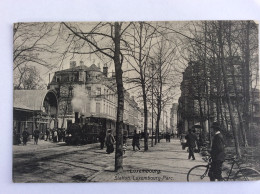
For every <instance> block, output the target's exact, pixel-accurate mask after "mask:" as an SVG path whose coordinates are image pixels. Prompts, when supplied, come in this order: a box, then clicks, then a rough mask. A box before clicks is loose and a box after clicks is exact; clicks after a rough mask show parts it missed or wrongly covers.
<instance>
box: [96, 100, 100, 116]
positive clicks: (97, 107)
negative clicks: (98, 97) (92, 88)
mask: <svg viewBox="0 0 260 194" xmlns="http://www.w3.org/2000/svg"><path fill="white" fill-rule="evenodd" d="M96 113H97V114H99V113H100V103H99V102H97V103H96Z"/></svg>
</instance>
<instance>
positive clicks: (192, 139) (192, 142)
mask: <svg viewBox="0 0 260 194" xmlns="http://www.w3.org/2000/svg"><path fill="white" fill-rule="evenodd" d="M185 139H186V140H187V146H188V147H189V157H188V159H190V158H191V157H192V160H195V156H194V149H195V148H196V142H197V141H198V139H197V136H196V135H195V134H194V133H193V132H192V130H191V129H189V134H188V135H186V137H185Z"/></svg>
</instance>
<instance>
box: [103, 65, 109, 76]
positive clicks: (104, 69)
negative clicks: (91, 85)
mask: <svg viewBox="0 0 260 194" xmlns="http://www.w3.org/2000/svg"><path fill="white" fill-rule="evenodd" d="M107 72H108V67H107V66H104V67H103V74H104V75H105V76H106V77H107Z"/></svg>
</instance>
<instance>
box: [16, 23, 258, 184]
mask: <svg viewBox="0 0 260 194" xmlns="http://www.w3.org/2000/svg"><path fill="white" fill-rule="evenodd" d="M258 38H259V24H258V22H257V21H254V20H196V21H195V20H194V21H133V22H130V21H128V22H126V21H122V22H121V21H114V22H113V21H111V22H108V21H104V22H17V23H14V24H13V68H12V70H13V88H12V89H13V122H12V124H13V130H12V138H13V139H12V144H13V145H12V157H13V164H12V179H13V182H14V183H87V182H212V181H215V182H218V181H256V180H260V131H259V126H260V87H259V86H260V84H259V39H258Z"/></svg>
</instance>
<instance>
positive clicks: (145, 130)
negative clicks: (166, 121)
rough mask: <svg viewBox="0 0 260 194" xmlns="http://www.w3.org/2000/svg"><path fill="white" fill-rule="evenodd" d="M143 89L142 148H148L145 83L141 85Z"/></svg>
mask: <svg viewBox="0 0 260 194" xmlns="http://www.w3.org/2000/svg"><path fill="white" fill-rule="evenodd" d="M142 89H143V103H144V150H145V151H147V150H148V134H147V123H148V122H147V117H148V114H147V112H148V111H147V100H146V93H145V85H144V84H143V85H142Z"/></svg>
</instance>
